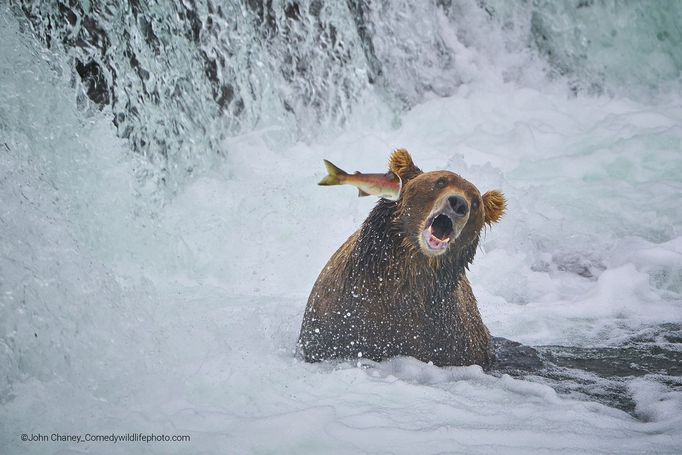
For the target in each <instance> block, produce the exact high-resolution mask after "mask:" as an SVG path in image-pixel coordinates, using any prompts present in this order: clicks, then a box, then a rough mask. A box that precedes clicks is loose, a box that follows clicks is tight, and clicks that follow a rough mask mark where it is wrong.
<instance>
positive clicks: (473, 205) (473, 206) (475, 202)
mask: <svg viewBox="0 0 682 455" xmlns="http://www.w3.org/2000/svg"><path fill="white" fill-rule="evenodd" d="M480 204H481V203H480V202H479V200H478V198H476V199H474V200H473V201H471V210H476V209H478V206H479V205H480Z"/></svg>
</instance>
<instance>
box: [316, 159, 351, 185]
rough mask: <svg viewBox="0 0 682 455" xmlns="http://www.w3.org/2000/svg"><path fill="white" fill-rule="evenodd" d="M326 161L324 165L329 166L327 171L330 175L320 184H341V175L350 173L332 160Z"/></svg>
mask: <svg viewBox="0 0 682 455" xmlns="http://www.w3.org/2000/svg"><path fill="white" fill-rule="evenodd" d="M322 161H324V167H325V168H327V173H328V174H329V175H327V176H325V177H324V178H323V179H322V180H320V183H318V185H322V186H328V185H341V182H340V181H339V176H343V175H348V174H347V173H346V172H345V171H343V170H341V169H339V168H338V167H336V166H335V165H334V164H333V163H332V162H330V161H327V160H322Z"/></svg>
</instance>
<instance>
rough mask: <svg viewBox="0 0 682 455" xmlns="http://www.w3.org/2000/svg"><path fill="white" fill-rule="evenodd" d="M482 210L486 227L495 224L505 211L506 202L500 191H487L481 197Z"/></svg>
mask: <svg viewBox="0 0 682 455" xmlns="http://www.w3.org/2000/svg"><path fill="white" fill-rule="evenodd" d="M483 210H484V213H485V222H486V224H488V226H492V224H493V223H497V222H498V221H500V218H502V215H504V212H505V210H507V200H506V199H505V198H504V194H502V193H501V192H500V191H488V192H487V193H485V194H484V195H483Z"/></svg>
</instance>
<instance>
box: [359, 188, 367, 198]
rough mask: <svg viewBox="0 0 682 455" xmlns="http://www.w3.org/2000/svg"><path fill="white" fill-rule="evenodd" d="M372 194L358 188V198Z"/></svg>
mask: <svg viewBox="0 0 682 455" xmlns="http://www.w3.org/2000/svg"><path fill="white" fill-rule="evenodd" d="M369 195H370V194H369V193H367V192H366V191H362V190H361V189H360V188H358V197H365V196H369Z"/></svg>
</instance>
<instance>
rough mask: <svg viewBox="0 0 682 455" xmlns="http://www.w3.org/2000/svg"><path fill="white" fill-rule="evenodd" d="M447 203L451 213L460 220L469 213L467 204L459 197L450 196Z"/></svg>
mask: <svg viewBox="0 0 682 455" xmlns="http://www.w3.org/2000/svg"><path fill="white" fill-rule="evenodd" d="M448 203H449V204H450V207H451V208H452V211H453V212H454V215H455V216H456V217H459V218H461V217H463V216H466V214H467V213H469V204H468V203H467V201H466V200H465V199H464V198H463V197H461V196H450V197H449V198H448Z"/></svg>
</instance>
